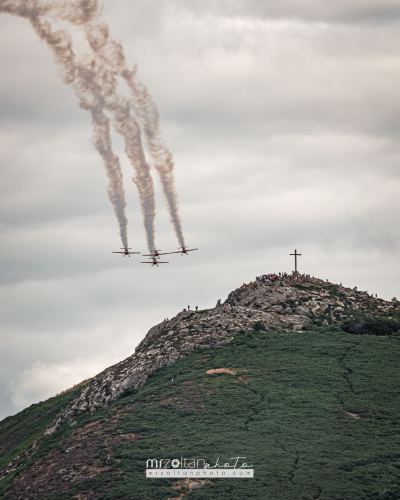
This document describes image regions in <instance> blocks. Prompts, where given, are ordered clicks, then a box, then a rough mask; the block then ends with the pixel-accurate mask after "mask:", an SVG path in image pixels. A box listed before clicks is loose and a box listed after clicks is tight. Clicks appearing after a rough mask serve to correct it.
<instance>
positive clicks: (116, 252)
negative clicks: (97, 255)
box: [112, 252, 125, 253]
mask: <svg viewBox="0 0 400 500" xmlns="http://www.w3.org/2000/svg"><path fill="white" fill-rule="evenodd" d="M112 253H125V252H112Z"/></svg>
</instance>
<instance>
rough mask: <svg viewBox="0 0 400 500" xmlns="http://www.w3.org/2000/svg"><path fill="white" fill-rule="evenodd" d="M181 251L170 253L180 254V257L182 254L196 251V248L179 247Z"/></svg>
mask: <svg viewBox="0 0 400 500" xmlns="http://www.w3.org/2000/svg"><path fill="white" fill-rule="evenodd" d="M179 248H181V249H182V250H179V252H171V253H180V254H181V255H183V254H186V255H187V254H188V252H194V251H195V250H198V248H186V247H179Z"/></svg>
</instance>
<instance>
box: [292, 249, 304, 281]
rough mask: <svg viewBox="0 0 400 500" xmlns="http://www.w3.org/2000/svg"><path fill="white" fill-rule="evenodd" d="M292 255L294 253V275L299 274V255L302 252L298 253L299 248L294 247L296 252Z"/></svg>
mask: <svg viewBox="0 0 400 500" xmlns="http://www.w3.org/2000/svg"><path fill="white" fill-rule="evenodd" d="M290 255H294V275H295V276H297V275H298V274H299V273H298V272H297V257H298V256H299V255H301V253H297V250H296V249H294V253H291V254H290Z"/></svg>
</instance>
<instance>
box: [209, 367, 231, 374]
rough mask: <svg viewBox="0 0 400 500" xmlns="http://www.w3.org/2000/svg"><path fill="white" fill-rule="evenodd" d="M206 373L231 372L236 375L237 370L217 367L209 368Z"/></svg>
mask: <svg viewBox="0 0 400 500" xmlns="http://www.w3.org/2000/svg"><path fill="white" fill-rule="evenodd" d="M206 373H209V374H210V373H230V374H231V375H236V372H235V370H231V369H230V368H215V369H213V370H207V372H206Z"/></svg>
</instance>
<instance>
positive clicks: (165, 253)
mask: <svg viewBox="0 0 400 500" xmlns="http://www.w3.org/2000/svg"><path fill="white" fill-rule="evenodd" d="M171 253H174V252H164V253H158V254H157V255H169V254H171ZM143 257H157V256H156V254H155V253H151V254H148V255H143Z"/></svg>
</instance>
